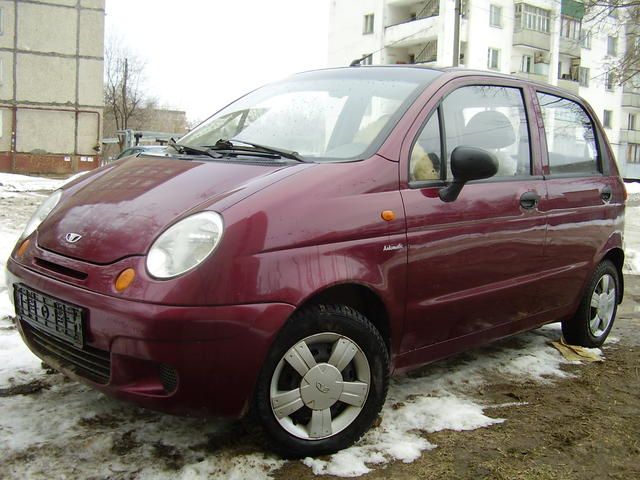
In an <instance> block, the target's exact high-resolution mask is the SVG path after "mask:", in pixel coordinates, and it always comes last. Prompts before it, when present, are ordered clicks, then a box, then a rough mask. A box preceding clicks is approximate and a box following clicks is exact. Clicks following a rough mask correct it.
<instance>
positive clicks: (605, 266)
mask: <svg viewBox="0 0 640 480" xmlns="http://www.w3.org/2000/svg"><path fill="white" fill-rule="evenodd" d="M619 285H620V281H619V277H618V270H617V269H616V267H615V265H613V263H611V262H610V261H609V260H604V261H602V262H600V264H598V266H597V268H596V270H595V272H594V274H593V277H592V278H591V282H590V283H589V285H588V286H587V290H586V291H585V293H584V296H583V297H582V300H581V301H580V306H579V307H578V311H577V312H576V314H575V315H574V316H573V318H571V319H569V320H566V321H564V322H562V334H563V335H564V338H565V340H566V341H567V342H569V343H571V344H573V345H580V346H583V347H600V346H601V345H602V344H603V343H604V341H605V340H606V339H607V336H608V335H609V332H610V331H611V328H612V327H613V321H614V319H615V317H616V311H617V307H618V298H619V292H618V289H619V288H620V287H619Z"/></svg>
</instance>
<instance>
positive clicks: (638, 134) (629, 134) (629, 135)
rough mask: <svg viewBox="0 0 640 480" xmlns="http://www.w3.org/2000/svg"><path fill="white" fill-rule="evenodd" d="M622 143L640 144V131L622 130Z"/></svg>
mask: <svg viewBox="0 0 640 480" xmlns="http://www.w3.org/2000/svg"><path fill="white" fill-rule="evenodd" d="M620 143H640V130H620Z"/></svg>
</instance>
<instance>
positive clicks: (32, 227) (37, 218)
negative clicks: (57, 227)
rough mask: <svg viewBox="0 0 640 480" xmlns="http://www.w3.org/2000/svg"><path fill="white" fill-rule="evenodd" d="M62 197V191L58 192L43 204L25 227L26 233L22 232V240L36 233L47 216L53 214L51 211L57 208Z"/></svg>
mask: <svg viewBox="0 0 640 480" xmlns="http://www.w3.org/2000/svg"><path fill="white" fill-rule="evenodd" d="M61 196H62V190H56V191H55V192H53V193H52V194H51V195H50V196H49V198H47V199H46V200H45V201H44V202H42V204H41V205H40V206H39V207H38V209H37V210H36V213H34V214H33V216H32V217H31V219H30V220H29V222H28V223H27V226H26V227H24V231H23V232H22V235H20V240H24V239H25V238H27V237H28V236H29V235H31V234H32V233H33V232H35V231H36V228H38V226H39V225H40V224H41V223H42V222H43V221H44V219H45V218H47V215H49V214H50V213H51V210H53V209H54V208H55V207H56V205H57V204H58V202H59V201H60V197H61Z"/></svg>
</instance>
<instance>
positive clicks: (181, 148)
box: [167, 141, 222, 158]
mask: <svg viewBox="0 0 640 480" xmlns="http://www.w3.org/2000/svg"><path fill="white" fill-rule="evenodd" d="M167 146H169V147H172V148H173V149H174V150H175V151H176V152H178V153H183V154H185V153H186V154H192V155H194V154H195V155H207V156H208V157H211V158H221V157H222V155H220V154H219V153H216V152H213V151H211V149H210V148H197V147H190V146H188V145H181V144H180V143H176V142H175V141H170V142H168V143H167Z"/></svg>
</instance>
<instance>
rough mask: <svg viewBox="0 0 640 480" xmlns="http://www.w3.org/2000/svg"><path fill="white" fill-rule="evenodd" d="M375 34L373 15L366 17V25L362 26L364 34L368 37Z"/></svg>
mask: <svg viewBox="0 0 640 480" xmlns="http://www.w3.org/2000/svg"><path fill="white" fill-rule="evenodd" d="M370 33H373V13H370V14H369V15H365V16H364V23H363V24H362V34H363V35H368V34H370Z"/></svg>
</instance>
